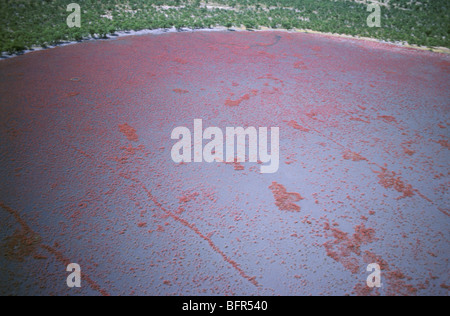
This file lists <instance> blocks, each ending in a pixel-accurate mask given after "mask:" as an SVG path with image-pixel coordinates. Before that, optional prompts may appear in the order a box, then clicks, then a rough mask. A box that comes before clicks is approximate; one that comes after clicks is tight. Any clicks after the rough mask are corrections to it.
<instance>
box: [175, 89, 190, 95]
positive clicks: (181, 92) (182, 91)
mask: <svg viewBox="0 0 450 316" xmlns="http://www.w3.org/2000/svg"><path fill="white" fill-rule="evenodd" d="M173 92H175V93H179V94H187V93H189V91H188V90H183V89H173Z"/></svg>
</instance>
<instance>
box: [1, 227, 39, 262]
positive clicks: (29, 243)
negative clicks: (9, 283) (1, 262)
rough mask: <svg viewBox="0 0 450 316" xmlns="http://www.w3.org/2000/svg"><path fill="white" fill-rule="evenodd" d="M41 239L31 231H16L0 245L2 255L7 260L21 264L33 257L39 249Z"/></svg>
mask: <svg viewBox="0 0 450 316" xmlns="http://www.w3.org/2000/svg"><path fill="white" fill-rule="evenodd" d="M40 244H41V238H40V236H39V235H37V234H35V233H34V232H32V231H31V230H27V229H18V230H16V231H15V232H14V234H13V235H12V236H9V237H6V238H5V241H4V243H3V244H1V245H0V249H1V253H2V255H3V256H4V257H5V258H7V259H8V260H12V261H19V262H23V261H24V260H25V258H27V257H29V256H31V255H35V252H36V251H37V249H38V248H39V247H40Z"/></svg>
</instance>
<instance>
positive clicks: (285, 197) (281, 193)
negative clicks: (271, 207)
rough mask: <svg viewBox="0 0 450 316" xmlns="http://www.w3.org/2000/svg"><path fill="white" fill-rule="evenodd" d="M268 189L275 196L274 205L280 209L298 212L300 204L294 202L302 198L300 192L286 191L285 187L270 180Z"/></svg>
mask: <svg viewBox="0 0 450 316" xmlns="http://www.w3.org/2000/svg"><path fill="white" fill-rule="evenodd" d="M269 189H271V190H272V193H273V196H274V198H275V205H276V206H278V208H279V209H280V210H281V211H289V212H300V210H301V208H300V206H298V205H297V204H295V203H296V202H300V201H301V200H304V198H302V196H301V195H300V194H298V193H295V192H287V190H286V188H285V187H284V186H283V185H282V184H278V183H276V182H272V185H271V186H270V187H269Z"/></svg>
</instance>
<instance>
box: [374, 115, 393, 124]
mask: <svg viewBox="0 0 450 316" xmlns="http://www.w3.org/2000/svg"><path fill="white" fill-rule="evenodd" d="M378 118H379V119H382V120H383V121H385V122H388V123H397V119H396V118H395V117H393V116H388V115H382V116H378Z"/></svg>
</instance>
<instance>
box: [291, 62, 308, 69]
mask: <svg viewBox="0 0 450 316" xmlns="http://www.w3.org/2000/svg"><path fill="white" fill-rule="evenodd" d="M294 68H295V69H300V70H307V69H308V67H306V66H305V63H304V62H303V61H298V62H296V63H295V64H294Z"/></svg>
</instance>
